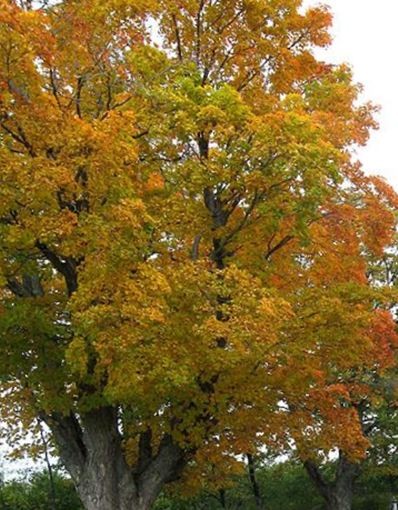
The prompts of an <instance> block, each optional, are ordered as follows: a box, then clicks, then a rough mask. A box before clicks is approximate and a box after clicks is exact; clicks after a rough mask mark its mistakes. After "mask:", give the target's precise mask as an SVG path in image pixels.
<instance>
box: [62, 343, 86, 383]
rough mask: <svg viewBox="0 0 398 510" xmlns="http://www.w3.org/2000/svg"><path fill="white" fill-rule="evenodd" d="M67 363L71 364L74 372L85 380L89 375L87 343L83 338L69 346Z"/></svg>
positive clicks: (66, 356)
mask: <svg viewBox="0 0 398 510" xmlns="http://www.w3.org/2000/svg"><path fill="white" fill-rule="evenodd" d="M65 358H66V362H67V363H68V364H69V366H70V368H71V370H72V372H74V373H76V374H77V375H78V376H79V377H80V378H83V377H84V376H85V375H86V373H87V363H88V354H87V349H86V342H85V340H84V339H83V338H81V337H76V338H74V339H73V340H72V342H71V343H70V344H69V346H68V348H67V351H66V355H65Z"/></svg>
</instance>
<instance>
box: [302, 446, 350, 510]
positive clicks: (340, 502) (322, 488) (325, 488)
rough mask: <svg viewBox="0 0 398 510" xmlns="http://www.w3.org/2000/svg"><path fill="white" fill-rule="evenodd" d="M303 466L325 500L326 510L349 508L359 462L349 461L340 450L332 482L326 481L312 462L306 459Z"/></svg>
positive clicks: (347, 509) (344, 509)
mask: <svg viewBox="0 0 398 510" xmlns="http://www.w3.org/2000/svg"><path fill="white" fill-rule="evenodd" d="M304 466H305V468H306V470H307V473H308V474H309V476H310V478H311V480H312V482H313V483H314V485H315V487H316V489H317V490H318V492H319V493H320V494H321V496H322V497H323V498H324V500H325V501H326V509H327V510H351V508H352V498H353V492H354V483H355V480H356V478H357V477H358V475H359V473H360V464H357V463H353V462H350V461H349V460H347V458H346V457H345V456H344V454H343V453H342V452H340V455H339V460H338V463H337V470H336V476H335V480H334V481H333V482H326V481H325V480H324V478H323V476H322V474H321V472H320V470H319V468H318V467H317V466H316V465H315V464H314V463H313V462H311V461H306V462H304Z"/></svg>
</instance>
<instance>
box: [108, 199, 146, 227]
mask: <svg viewBox="0 0 398 510" xmlns="http://www.w3.org/2000/svg"><path fill="white" fill-rule="evenodd" d="M144 213H145V206H144V204H143V202H142V201H141V200H139V199H128V198H124V199H122V200H121V201H120V202H119V203H118V204H117V205H115V206H114V207H113V208H112V213H111V214H112V215H114V218H115V219H116V221H118V222H119V221H120V222H122V223H123V224H127V225H128V226H129V227H131V228H138V227H140V226H142V220H143V216H144V217H145V214H144Z"/></svg>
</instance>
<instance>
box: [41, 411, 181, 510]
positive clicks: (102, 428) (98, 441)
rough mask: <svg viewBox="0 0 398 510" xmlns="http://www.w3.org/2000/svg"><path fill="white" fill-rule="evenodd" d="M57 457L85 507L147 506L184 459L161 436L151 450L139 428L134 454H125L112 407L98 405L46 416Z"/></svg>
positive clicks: (121, 509)
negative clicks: (134, 457)
mask: <svg viewBox="0 0 398 510" xmlns="http://www.w3.org/2000/svg"><path fill="white" fill-rule="evenodd" d="M46 421H47V423H48V425H49V426H50V428H51V430H52V432H53V435H54V439H55V442H56V443H57V445H58V449H59V454H60V457H61V459H62V461H63V463H64V465H65V467H66V469H67V470H68V471H69V473H70V475H71V477H72V479H73V482H74V484H75V487H76V489H77V492H78V494H79V496H80V499H81V501H82V503H83V505H84V508H85V509H86V510H149V509H150V508H151V507H152V504H153V503H154V501H155V499H156V498H157V496H158V495H159V493H160V491H161V490H162V488H163V487H164V485H165V484H166V483H168V482H170V481H172V480H173V479H176V478H177V477H178V475H179V473H180V471H181V468H182V467H183V465H184V455H183V452H182V451H181V449H180V448H179V447H178V446H177V445H176V444H174V443H173V441H172V439H171V437H170V436H165V437H164V438H163V440H162V441H161V443H160V446H159V448H158V451H157V452H156V454H154V455H153V454H152V447H151V435H150V433H149V432H146V433H143V434H141V439H140V442H139V460H138V462H137V465H136V466H134V467H133V468H132V467H131V466H129V465H128V464H127V462H126V460H125V457H124V453H123V450H122V437H121V434H120V432H119V429H118V423H117V411H116V409H114V408H111V407H106V408H105V407H104V408H101V409H97V410H95V411H92V412H90V413H87V414H85V415H83V416H81V417H79V418H77V417H76V416H75V415H72V414H71V415H69V416H67V417H65V416H62V417H61V416H52V417H46Z"/></svg>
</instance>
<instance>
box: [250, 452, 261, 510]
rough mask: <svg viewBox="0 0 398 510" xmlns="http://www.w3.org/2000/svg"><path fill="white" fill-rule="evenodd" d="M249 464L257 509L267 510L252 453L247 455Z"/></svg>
mask: <svg viewBox="0 0 398 510" xmlns="http://www.w3.org/2000/svg"><path fill="white" fill-rule="evenodd" d="M247 464H248V468H249V480H250V484H251V486H252V491H253V496H254V500H255V502H256V508H257V510H265V504H264V501H263V498H262V495H261V491H260V486H259V484H258V481H257V476H256V466H255V461H254V458H253V455H252V454H251V453H248V454H247Z"/></svg>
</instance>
